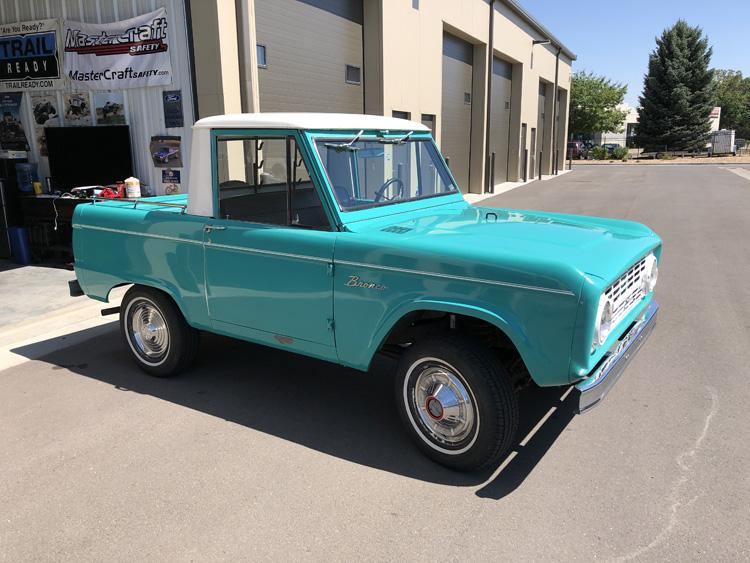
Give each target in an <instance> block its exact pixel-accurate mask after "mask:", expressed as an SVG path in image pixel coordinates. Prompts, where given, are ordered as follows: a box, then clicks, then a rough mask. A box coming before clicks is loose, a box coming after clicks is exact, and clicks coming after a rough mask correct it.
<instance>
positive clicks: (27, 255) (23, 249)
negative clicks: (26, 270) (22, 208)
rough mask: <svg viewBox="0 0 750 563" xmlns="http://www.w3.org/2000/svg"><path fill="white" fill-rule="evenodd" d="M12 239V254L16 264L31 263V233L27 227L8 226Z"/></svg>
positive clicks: (24, 264) (9, 236)
mask: <svg viewBox="0 0 750 563" xmlns="http://www.w3.org/2000/svg"><path fill="white" fill-rule="evenodd" d="M8 238H9V239H10V255H11V258H12V259H13V261H14V262H15V263H16V264H21V265H22V266H26V265H28V264H31V246H30V245H29V233H28V232H27V231H26V228H25V227H8Z"/></svg>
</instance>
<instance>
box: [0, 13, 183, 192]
mask: <svg viewBox="0 0 750 563" xmlns="http://www.w3.org/2000/svg"><path fill="white" fill-rule="evenodd" d="M162 6H164V7H166V9H167V18H168V21H169V25H170V29H169V52H170V56H171V60H172V81H173V82H172V85H170V86H163V87H156V86H152V87H148V88H128V89H126V90H123V93H124V101H125V120H126V122H127V124H128V125H130V140H131V143H132V147H133V164H134V166H135V173H136V175H137V176H138V177H139V178H140V180H141V183H142V184H148V185H149V186H152V187H154V188H155V189H156V193H162V183H161V170H160V169H157V168H155V167H154V166H153V163H152V161H151V154H150V151H149V142H150V141H151V136H152V135H180V136H181V137H182V154H183V162H184V167H183V168H182V169H181V175H182V178H181V180H182V191H183V192H185V191H187V186H188V183H187V182H188V181H189V178H188V158H189V155H190V141H191V129H190V126H191V125H192V124H193V93H192V89H191V78H190V59H189V56H188V42H187V29H186V18H185V7H184V4H183V0H158V1H157V0H0V23H13V22H19V21H26V20H33V19H49V18H60V19H70V20H75V21H84V22H96V23H107V22H112V21H118V20H124V19H128V18H132V17H134V16H137V15H140V14H145V13H148V12H151V11H153V10H156V9H157V8H160V7H162ZM61 32H62V22H61ZM73 89H75V88H73V87H71V86H69V85H68V86H66V90H67V91H70V90H73ZM164 90H182V99H183V113H184V116H185V127H179V128H170V129H167V128H165V126H164V110H163V105H162V91H164ZM64 91H65V90H55V91H48V92H44V93H48V94H54V95H56V96H57V103H58V108H62V107H63V104H62V102H63V99H62V97H63V92H64ZM25 94H26V95H24V97H23V98H24V99H23V108H22V119H23V124H24V128H25V130H26V136H27V138H28V140H29V145H30V146H31V159H30V160H32V161H33V162H37V163H38V164H39V175H40V176H41V177H44V176H47V175H49V167H48V163H47V158H46V157H40V156H39V148H38V147H37V146H36V139H35V135H34V127H33V119H32V112H31V109H32V108H31V99H30V96H29V95H28V92H25ZM90 102H91V103H90V107H91V108H92V112H93V107H94V105H93V94H92V96H91V97H90ZM60 113H62V112H60ZM60 119H62V117H61V118H60ZM71 150H75V148H74V147H71ZM91 158H96V155H91Z"/></svg>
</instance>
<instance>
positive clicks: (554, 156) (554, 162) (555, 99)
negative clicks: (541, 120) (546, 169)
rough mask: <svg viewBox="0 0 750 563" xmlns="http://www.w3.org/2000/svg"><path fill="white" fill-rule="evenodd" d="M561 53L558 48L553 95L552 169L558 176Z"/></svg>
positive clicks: (560, 48)
mask: <svg viewBox="0 0 750 563" xmlns="http://www.w3.org/2000/svg"><path fill="white" fill-rule="evenodd" d="M560 51H562V47H559V46H558V47H557V55H555V91H554V93H553V94H552V95H553V96H554V97H553V98H552V167H553V173H554V174H555V175H557V170H558V165H557V164H558V163H557V133H558V131H557V106H558V104H559V101H558V100H559V98H558V95H559V92H558V91H557V79H558V75H559V73H560Z"/></svg>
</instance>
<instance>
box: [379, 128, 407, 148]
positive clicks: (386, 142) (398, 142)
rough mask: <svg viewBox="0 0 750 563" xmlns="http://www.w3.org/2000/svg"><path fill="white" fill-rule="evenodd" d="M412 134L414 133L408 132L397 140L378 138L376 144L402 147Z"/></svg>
mask: <svg viewBox="0 0 750 563" xmlns="http://www.w3.org/2000/svg"><path fill="white" fill-rule="evenodd" d="M413 134H414V131H409V132H408V133H407V134H406V135H404V136H403V137H399V138H398V139H386V138H385V137H378V139H377V140H378V143H382V144H384V145H403V144H404V143H405V142H406V141H407V140H408V139H409V137H411V136H412V135H413Z"/></svg>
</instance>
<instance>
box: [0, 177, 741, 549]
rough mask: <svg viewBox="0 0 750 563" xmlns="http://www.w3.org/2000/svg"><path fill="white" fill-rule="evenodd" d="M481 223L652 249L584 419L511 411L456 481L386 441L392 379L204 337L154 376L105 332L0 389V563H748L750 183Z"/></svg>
mask: <svg viewBox="0 0 750 563" xmlns="http://www.w3.org/2000/svg"><path fill="white" fill-rule="evenodd" d="M743 174H744V175H743ZM485 204H490V205H496V206H501V207H513V208H532V209H543V210H550V211H561V212H568V213H578V214H591V215H602V216H608V217H618V218H624V219H632V220H636V221H641V222H644V223H646V224H648V225H649V226H651V227H652V228H653V229H654V230H656V231H657V232H658V233H659V234H660V235H661V236H662V238H663V240H664V254H663V260H662V264H661V269H660V277H659V285H658V287H657V290H656V293H657V299H658V300H659V302H660V304H661V306H662V309H661V312H660V320H659V324H658V326H657V328H656V330H655V332H654V334H653V335H652V336H651V338H650V340H649V342H648V343H647V344H646V346H645V347H644V348H643V349H642V350H641V352H640V353H639V355H638V357H637V358H636V359H635V360H634V362H633V363H632V364H631V365H630V367H629V369H628V371H627V372H626V373H625V375H624V376H623V378H622V379H621V380H620V382H619V383H618V384H617V386H616V387H615V388H614V390H613V391H612V392H611V393H610V395H609V396H608V397H607V398H606V400H605V401H604V403H603V404H602V405H601V406H600V407H598V408H596V409H594V410H593V411H592V412H590V413H588V414H586V415H584V416H574V415H573V414H572V412H573V411H572V407H573V405H572V402H571V400H570V398H571V396H570V395H565V394H564V393H563V390H552V391H550V390H547V391H545V392H530V393H527V394H526V395H525V396H524V397H523V402H522V408H524V413H525V414H524V418H523V422H522V427H523V430H522V432H521V436H520V438H521V441H520V443H519V444H518V445H517V447H516V448H515V450H514V451H513V452H512V453H511V454H510V455H509V457H508V459H506V460H504V462H503V464H502V465H501V466H500V467H499V468H497V469H496V470H494V471H493V472H491V473H486V474H480V475H461V474H456V473H453V472H450V471H448V470H444V469H442V468H440V467H439V466H436V465H434V464H432V463H431V462H429V461H428V460H427V459H425V458H423V457H422V456H421V455H420V454H419V453H418V452H417V450H416V449H415V448H413V447H412V445H411V444H410V442H409V441H408V439H407V437H406V435H405V434H404V433H403V432H402V431H401V428H400V426H399V422H398V420H397V415H396V410H395V407H394V405H393V402H392V390H391V382H390V380H389V378H388V373H389V370H390V367H391V366H390V365H389V364H388V363H387V362H385V361H382V362H379V363H378V365H377V366H376V367H375V368H374V369H373V371H372V373H370V374H368V375H364V374H361V373H358V372H354V371H351V370H347V369H343V368H338V367H335V366H331V365H329V364H325V363H323V362H318V361H315V360H310V359H306V358H302V357H297V356H294V355H290V354H286V353H283V352H279V351H274V350H267V349H263V348H260V347H257V346H254V345H251V344H246V343H240V342H236V341H231V340H229V339H225V338H220V337H215V336H211V335H208V336H207V337H206V338H204V340H203V342H202V349H201V354H200V358H199V363H198V365H197V366H196V367H195V368H194V369H192V370H191V371H190V372H189V373H187V374H185V375H184V376H181V377H179V378H176V379H169V380H159V379H153V378H148V377H146V376H144V375H142V374H141V372H139V371H138V370H137V369H136V368H135V367H134V366H133V364H132V363H131V361H130V359H129V358H128V356H127V354H126V351H125V349H124V347H123V345H122V344H121V341H120V338H119V333H118V332H117V331H116V325H115V324H114V323H112V324H111V325H107V326H109V328H108V329H104V330H103V331H102V330H100V329H97V330H96V331H93V330H92V332H91V336H92V337H91V338H90V339H86V336H87V335H86V334H79V335H77V341H78V342H79V343H78V344H75V345H72V346H69V347H66V348H63V349H61V350H59V351H56V352H53V353H51V354H49V355H47V356H45V357H43V358H41V359H38V360H30V361H27V362H24V363H21V364H20V365H16V366H14V367H11V368H9V369H6V370H5V371H2V372H0V430H1V431H0V475H1V476H2V478H0V506H2V511H1V512H0V560H3V561H22V560H56V561H59V560H67V561H71V560H76V561H104V560H128V561H132V560H200V561H205V560H235V561H236V560H252V559H261V558H263V559H273V560H280V559H285V560H296V559H303V560H312V559H315V560H320V559H324V558H325V559H332V560H340V561H351V560H417V559H422V560H425V559H427V560H441V561H442V560H461V561H482V560H510V559H512V560H517V561H532V560H533V561H538V560H565V561H568V560H585V561H590V560H594V559H597V560H619V561H627V560H644V561H665V560H679V561H690V560H699V559H711V560H715V561H739V560H747V559H748V558H750V539H749V538H750V508H749V507H750V470H748V467H750V408H749V407H748V405H750V377H749V374H750V370H749V369H748V366H750V320H748V319H750V284H748V279H750V252H748V248H747V241H748V217H750V170H745V172H744V173H743V172H742V171H739V172H738V173H735V172H732V171H731V170H728V169H727V168H723V167H719V166H677V165H675V166H648V167H645V166H644V167H638V166H606V167H605V166H601V167H580V168H577V169H574V171H573V172H572V173H569V174H566V175H564V176H561V177H559V178H556V179H553V180H549V181H545V182H535V183H532V184H529V185H527V186H524V187H521V188H518V189H516V190H513V191H511V192H508V193H505V194H502V195H500V196H497V197H496V198H493V199H492V200H489V201H488V202H485ZM32 348H33V347H29V348H28V352H29V355H31V353H30V352H31V349H32ZM25 351H26V349H25V348H24V347H20V348H19V349H16V350H15V353H17V354H21V355H23V354H24V353H25Z"/></svg>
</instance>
